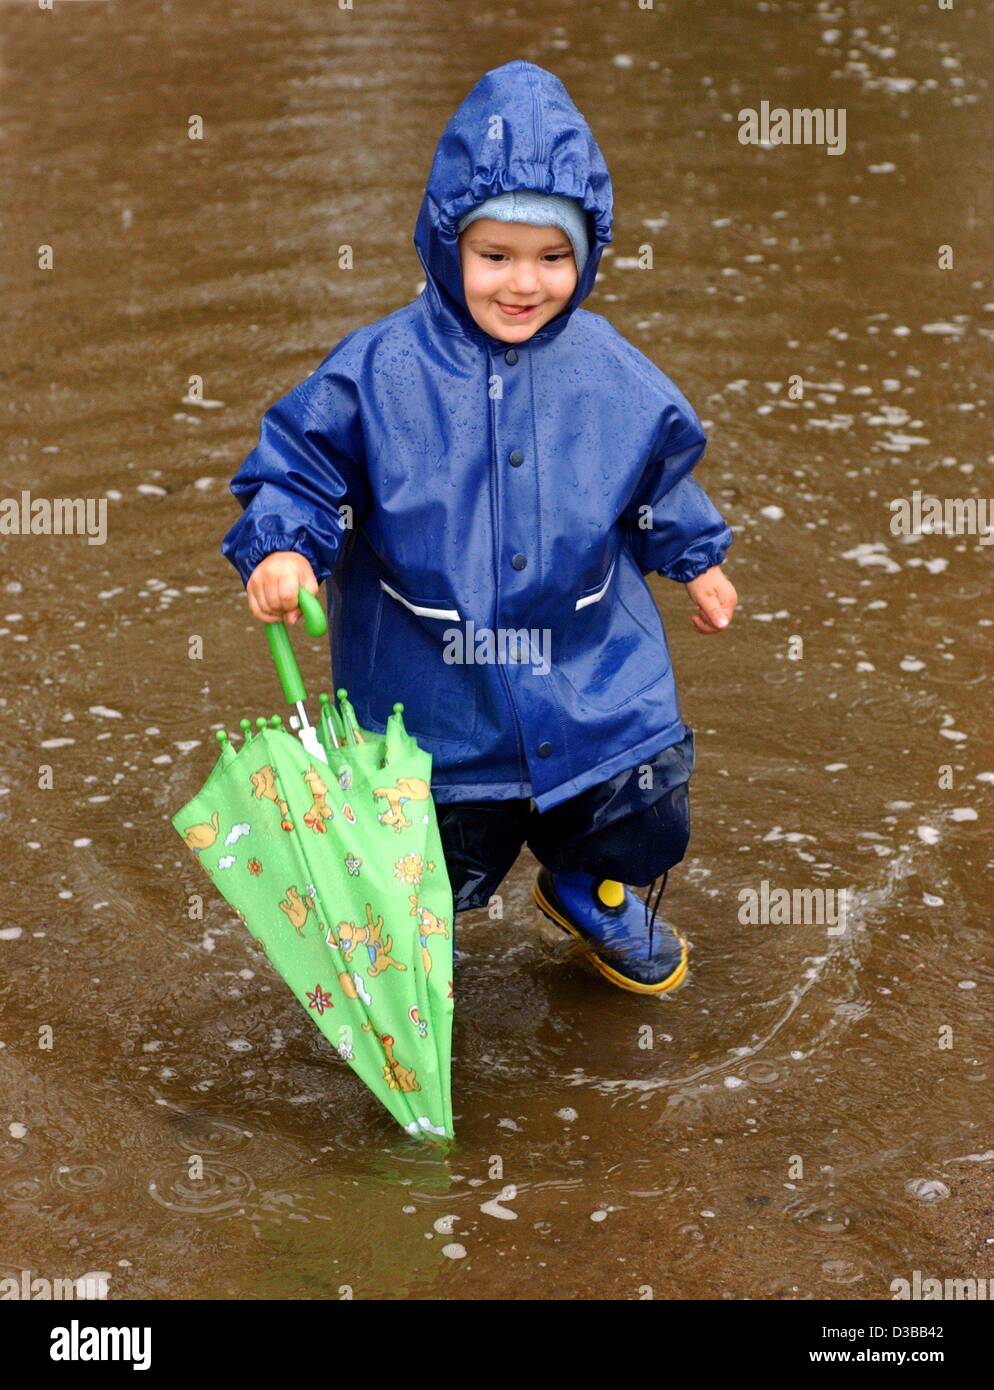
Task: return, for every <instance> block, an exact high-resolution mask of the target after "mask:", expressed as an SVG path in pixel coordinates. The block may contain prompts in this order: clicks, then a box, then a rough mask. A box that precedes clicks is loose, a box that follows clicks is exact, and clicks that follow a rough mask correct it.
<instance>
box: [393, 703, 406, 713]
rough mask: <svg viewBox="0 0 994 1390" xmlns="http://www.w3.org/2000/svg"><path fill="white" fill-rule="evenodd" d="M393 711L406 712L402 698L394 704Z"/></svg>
mask: <svg viewBox="0 0 994 1390" xmlns="http://www.w3.org/2000/svg"><path fill="white" fill-rule="evenodd" d="M393 712H394V714H403V713H404V706H403V705H402V704H401V702H400V700H398V701H397V703H396V704H395V705H394V707H393Z"/></svg>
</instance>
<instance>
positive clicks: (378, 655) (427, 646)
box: [372, 578, 477, 744]
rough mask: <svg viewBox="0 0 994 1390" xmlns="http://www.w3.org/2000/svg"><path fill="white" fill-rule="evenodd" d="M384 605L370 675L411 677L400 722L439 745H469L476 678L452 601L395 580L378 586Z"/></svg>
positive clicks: (463, 626)
mask: <svg viewBox="0 0 994 1390" xmlns="http://www.w3.org/2000/svg"><path fill="white" fill-rule="evenodd" d="M379 584H380V590H381V597H382V604H381V617H380V622H379V625H378V627H377V630H376V642H375V648H374V651H373V654H372V666H373V670H374V672H375V671H376V670H377V669H380V670H387V669H389V670H395V669H396V668H397V666H398V665H402V666H403V667H405V669H406V670H407V671H408V672H409V675H410V684H409V685H408V684H405V686H404V723H405V724H406V726H407V728H408V729H409V730H410V732H411V733H412V734H413V735H415V736H417V735H418V734H420V735H422V736H423V737H425V738H427V739H430V740H433V741H435V742H439V743H458V744H468V743H472V742H473V739H474V737H475V735H476V723H477V695H476V686H477V681H476V676H475V672H474V671H473V669H472V663H473V655H474V653H473V650H472V648H471V647H470V645H469V644H468V643H466V642H465V640H464V637H465V630H466V624H465V621H464V619H463V617H462V614H461V613H460V612H459V610H458V609H457V608H456V607H454V606H453V605H452V603H451V601H446V600H444V599H437V598H423V597H419V596H417V595H416V594H413V593H411V592H410V591H409V590H408V589H406V588H401V587H400V586H399V585H398V584H397V583H395V582H394V580H393V579H391V580H386V579H383V578H381V579H380V581H379Z"/></svg>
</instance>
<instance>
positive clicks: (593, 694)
mask: <svg viewBox="0 0 994 1390" xmlns="http://www.w3.org/2000/svg"><path fill="white" fill-rule="evenodd" d="M633 569H634V561H633V560H631V558H630V555H629V553H628V552H627V551H626V550H625V548H624V547H620V548H619V549H618V551H617V553H616V554H615V557H614V559H613V560H612V562H611V564H610V566H609V568H608V571H607V573H606V574H605V575H604V577H603V579H601V580H600V581H599V582H598V583H596V584H592V585H589V586H588V587H587V588H586V589H583V590H581V591H580V593H578V594H577V596H576V598H575V600H574V606H573V613H572V615H571V616H570V617H569V618H568V619H567V622H566V625H565V629H564V632H563V638H562V642H561V648H560V653H559V660H558V663H557V664H558V668H559V673H560V674H561V675H562V677H563V678H564V679H565V680H566V681H567V682H568V683H569V684H570V685H571V686H572V687H573V689H574V690H575V692H576V694H577V695H578V696H579V697H580V698H581V699H582V701H583V702H584V704H587V705H589V706H590V707H591V708H592V709H594V710H597V711H598V712H599V713H602V714H609V713H611V712H612V711H613V710H616V709H619V708H620V707H621V706H622V705H624V704H627V703H629V702H630V701H632V700H633V699H636V698H637V697H638V696H639V695H641V694H642V693H643V692H644V691H646V690H648V689H649V688H650V687H651V686H653V685H656V684H657V683H658V682H659V681H661V680H663V678H664V677H665V676H666V675H668V673H669V669H670V660H669V651H668V648H667V645H666V638H665V636H664V634H663V628H662V621H661V620H660V617H659V613H658V611H657V609H656V605H655V601H654V599H653V597H652V595H651V593H650V592H649V589H648V586H647V585H646V583H645V581H644V580H643V579H642V576H641V575H640V574H639V575H637V576H636V579H637V584H638V590H641V591H642V592H641V593H640V592H638V590H634V588H633V579H632V573H631V571H632V570H633Z"/></svg>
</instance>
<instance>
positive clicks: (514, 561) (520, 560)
mask: <svg viewBox="0 0 994 1390" xmlns="http://www.w3.org/2000/svg"><path fill="white" fill-rule="evenodd" d="M527 563H528V560H527V558H526V557H525V556H524V555H522V554H521V553H520V551H519V552H518V554H517V555H512V556H511V565H512V566H513V568H514V569H516V570H523V569H524V567H525V565H527Z"/></svg>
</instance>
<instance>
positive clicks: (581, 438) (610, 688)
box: [221, 62, 732, 811]
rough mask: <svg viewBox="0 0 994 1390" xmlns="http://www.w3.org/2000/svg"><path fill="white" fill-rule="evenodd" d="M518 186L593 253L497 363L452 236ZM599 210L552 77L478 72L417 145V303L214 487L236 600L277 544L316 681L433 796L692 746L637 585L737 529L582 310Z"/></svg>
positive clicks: (268, 427) (657, 390)
mask: <svg viewBox="0 0 994 1390" xmlns="http://www.w3.org/2000/svg"><path fill="white" fill-rule="evenodd" d="M495 116H499V117H500V118H501V119H500V122H495V120H494V117H495ZM519 189H537V190H539V191H540V192H543V193H557V194H562V195H564V196H566V197H568V198H577V199H579V200H580V202H581V203H582V205H583V208H584V209H585V211H586V215H587V224H588V229H589V232H590V254H589V256H588V259H587V261H586V264H585V266H584V269H583V273H582V275H581V276H580V279H579V281H578V283H577V287H576V290H575V291H574V294H573V296H572V298H571V300H570V301H569V302H568V304H567V305H566V308H565V309H564V310H563V311H562V312H561V313H560V314H559V315H558V316H557V317H556V318H554V319H552V320H551V321H550V322H549V323H547V324H545V325H544V326H543V327H542V328H540V329H539V330H538V331H537V332H536V333H534V334H533V335H532V337H530V338H528V339H527V340H525V341H524V342H522V343H520V344H517V345H515V346H513V347H512V346H511V345H510V344H508V343H507V342H504V341H502V340H500V339H498V338H494V337H491V336H490V335H489V334H488V333H487V332H485V331H484V330H483V329H481V328H480V327H479V326H478V325H477V324H476V322H475V320H474V319H473V318H472V316H471V315H470V313H469V310H468V309H467V307H466V301H465V298H464V296H463V290H462V273H461V269H460V261H459V245H458V234H457V232H456V223H457V222H458V220H459V218H460V217H461V216H462V214H463V213H464V212H466V211H467V210H468V209H469V208H471V207H474V206H475V205H476V204H477V203H479V202H481V201H483V200H485V199H487V198H491V197H496V196H497V195H498V194H501V193H507V192H511V191H515V190H519ZM611 208H612V194H611V181H610V177H609V175H608V171H607V166H606V165H605V162H604V158H603V156H602V154H601V151H600V149H599V148H598V146H597V144H596V142H595V140H594V138H593V136H592V134H591V132H590V130H589V128H588V126H587V123H586V121H585V120H584V119H583V117H582V116H581V114H580V112H579V111H578V110H577V108H576V106H575V105H574V104H573V102H572V100H571V99H570V96H569V94H568V92H567V91H566V88H565V87H564V86H563V84H562V83H561V82H560V81H559V79H558V78H557V77H554V76H553V75H552V74H551V73H549V72H546V71H545V70H544V69H543V68H540V67H536V66H535V65H534V64H532V63H526V62H512V63H507V64H505V65H504V66H503V67H499V68H496V69H494V70H493V71H492V72H488V73H486V75H485V76H484V77H483V78H482V79H481V80H480V81H479V82H478V83H477V85H476V86H475V87H474V88H473V90H472V91H471V92H470V93H469V95H468V96H467V97H466V98H465V100H464V101H463V102H462V103H461V105H460V106H459V107H458V109H457V110H456V112H455V114H454V115H453V117H452V119H451V120H450V121H449V123H448V125H447V126H446V128H445V131H444V132H443V134H442V137H441V139H440V141H439V143H438V148H437V150H436V152H435V157H434V161H433V163H432V167H431V173H430V175H429V178H428V184H427V187H426V189H425V193H424V197H423V200H422V203H421V209H420V212H419V214H418V220H417V227H416V229H415V233H414V245H415V247H416V249H417V253H418V256H419V258H420V261H421V264H422V267H423V268H424V274H425V280H426V284H425V288H424V290H423V291H422V293H421V295H420V296H419V297H418V298H417V299H415V300H414V301H413V302H412V303H410V304H407V305H406V306H405V307H403V308H402V309H398V310H397V311H396V313H393V314H390V315H388V316H387V317H386V318H383V319H380V320H379V321H377V322H376V323H373V324H370V325H368V326H366V327H362V328H358V329H356V330H355V331H354V332H352V333H349V334H348V335H347V336H346V337H345V338H343V339H342V340H341V342H340V343H338V345H337V346H336V347H335V348H334V349H333V350H332V352H331V353H330V354H329V355H328V356H327V357H326V358H325V360H324V361H323V362H322V363H321V364H320V366H319V367H317V369H316V370H315V371H314V372H313V373H312V375H311V376H309V377H308V378H307V379H306V380H305V381H303V382H301V383H300V385H298V386H295V387H294V388H293V390H292V391H290V392H289V394H288V395H286V396H284V397H283V399H282V400H280V401H278V402H277V403H276V404H275V405H273V406H271V407H270V409H269V410H268V411H266V413H265V415H264V416H263V418H262V422H261V427H260V437H259V443H258V445H257V446H256V448H255V449H254V450H253V451H252V453H251V454H250V455H249V456H248V458H247V459H246V460H245V462H244V464H243V465H242V467H241V468H240V469H239V471H238V473H237V474H236V475H235V477H234V478H233V479H232V482H231V491H232V492H233V493H234V495H235V497H236V498H237V499H238V501H239V502H240V503H241V505H242V507H243V508H244V511H243V514H242V516H241V517H240V518H239V520H238V521H237V522H236V524H235V525H234V526H233V527H232V529H231V530H230V531H229V532H228V534H227V535H226V536H225V537H224V540H223V541H222V544H221V549H222V552H223V554H224V555H225V556H227V558H228V559H229V560H230V561H231V563H232V564H233V565H235V566H236V568H237V569H238V571H239V574H240V575H241V577H242V581H243V583H245V584H247V583H248V579H249V576H250V575H251V573H252V571H253V569H254V568H255V567H256V565H258V564H259V562H260V561H261V560H262V559H263V558H264V557H265V556H266V555H268V554H270V553H271V552H272V551H274V550H296V551H299V552H300V553H301V554H303V555H305V556H306V557H307V559H308V560H309V561H310V563H311V565H312V567H313V569H314V573H315V576H316V577H317V579H318V582H319V583H321V582H324V581H325V580H326V579H330V580H331V589H330V592H329V602H328V607H329V614H330V618H331V622H330V644H331V656H332V664H333V669H334V674H335V680H336V682H337V684H339V685H344V686H346V687H347V688H348V691H349V697H350V699H351V701H352V703H353V705H354V706H355V710H356V713H357V715H358V717H359V720H360V722H361V723H362V724H363V725H364V726H366V727H367V728H370V729H375V730H382V729H383V728H384V725H385V721H386V718H387V715H388V714H389V713H390V710H391V707H392V705H393V702H394V701H395V700H402V701H403V702H404V721H405V723H406V725H407V727H408V729H409V730H410V731H411V732H412V733H413V734H415V735H416V736H417V738H418V741H419V742H420V744H421V745H422V747H423V748H425V749H426V750H427V751H428V752H430V753H431V754H432V759H433V770H432V792H433V795H434V797H435V799H436V800H437V801H439V802H446V801H463V800H502V799H505V798H509V797H533V798H534V800H535V804H536V806H537V807H538V809H539V811H546V810H548V809H550V808H551V807H553V806H555V805H557V804H558V803H559V802H561V801H564V800H566V799H567V798H568V797H571V796H575V795H577V794H578V793H579V792H581V791H583V790H585V789H586V788H587V787H590V786H592V785H593V784H594V783H596V782H600V781H603V780H605V779H606V778H608V777H611V776H613V775H614V774H615V773H617V772H620V771H622V770H624V769H626V768H629V767H632V766H634V765H635V764H637V763H639V762H641V761H643V760H644V759H646V758H648V757H650V756H651V755H652V754H653V753H655V752H658V751H659V750H661V749H663V748H666V747H669V746H670V745H671V744H674V743H677V742H679V741H680V740H681V739H683V737H684V735H685V733H686V729H685V726H684V725H683V723H682V722H681V719H680V712H679V708H678V704H677V697H676V689H675V686H674V681H673V672H672V669H671V666H670V658H669V651H668V648H667V643H666V635H665V632H664V629H663V624H662V621H661V619H660V616H659V612H658V609H657V607H656V604H655V601H654V599H653V597H652V594H651V593H650V591H649V588H648V585H647V584H646V582H645V579H644V578H643V576H644V575H646V574H648V573H650V572H652V571H655V572H657V573H659V574H662V575H664V576H666V577H667V578H670V579H674V580H678V581H680V582H682V583H684V582H686V581H688V580H690V579H693V578H695V577H696V576H697V575H699V574H701V573H703V571H704V570H706V569H708V568H709V567H710V566H711V565H715V564H719V563H720V562H721V561H722V559H723V558H724V556H725V552H726V551H727V549H728V547H729V546H730V545H731V542H732V533H731V530H730V529H729V527H728V526H727V525H726V524H725V521H724V519H723V518H722V516H721V515H720V513H719V512H718V511H717V510H716V509H715V507H714V506H713V505H712V503H711V502H710V501H709V499H708V498H707V496H706V495H705V493H704V492H703V491H702V490H701V488H700V487H699V486H698V484H697V483H696V482H695V481H694V480H693V478H692V477H691V476H690V474H691V470H692V469H693V467H694V465H695V464H696V463H697V462H698V460H699V459H700V457H701V455H702V454H703V452H704V448H705V436H704V434H703V432H702V430H701V425H700V421H699V420H698V418H697V416H696V414H695V413H694V411H693V409H692V408H691V406H690V405H689V404H688V402H687V401H686V400H685V398H684V397H683V396H682V395H681V393H680V392H679V391H678V390H677V388H676V387H675V386H674V385H673V383H672V382H671V381H670V380H669V378H668V377H666V376H665V375H664V374H663V373H662V372H661V371H660V370H659V369H658V367H656V366H655V365H654V364H653V363H652V362H650V361H649V360H648V358H646V357H644V356H643V354H642V353H640V352H639V351H638V350H637V349H636V348H634V347H633V346H632V345H631V344H630V343H629V342H627V341H626V340H625V339H624V338H623V337H621V335H620V334H619V333H618V332H617V331H616V330H615V329H614V328H613V327H612V326H611V324H610V323H608V321H607V320H606V319H605V318H602V317H601V316H600V315H599V314H592V313H589V312H588V311H587V310H585V309H581V308H580V307H579V306H580V305H581V303H582V302H583V300H584V299H585V298H586V297H587V295H588V294H589V293H590V290H591V288H592V286H593V283H594V279H595V277H596V274H597V267H598V264H599V262H600V259H601V255H602V253H603V250H604V247H605V246H607V245H608V243H609V242H610V241H611ZM343 507H344V508H345V510H342V509H343ZM349 509H351V511H349ZM650 509H651V510H650ZM488 634H489V635H488ZM488 642H489V643H491V644H492V645H491V646H490V647H489V649H488V647H487V643H488ZM474 657H475V658H477V659H474ZM460 658H461V659H460Z"/></svg>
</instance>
